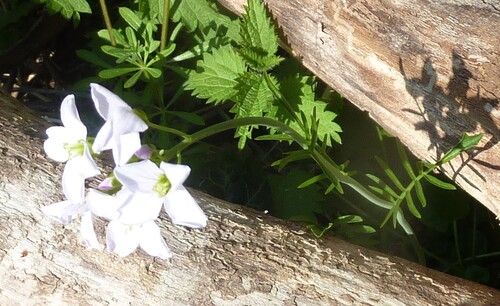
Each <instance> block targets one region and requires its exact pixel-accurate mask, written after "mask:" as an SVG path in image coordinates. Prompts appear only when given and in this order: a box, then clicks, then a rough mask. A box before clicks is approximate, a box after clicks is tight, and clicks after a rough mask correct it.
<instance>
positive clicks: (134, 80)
mask: <svg viewBox="0 0 500 306" xmlns="http://www.w3.org/2000/svg"><path fill="white" fill-rule="evenodd" d="M141 75H142V70H139V71H137V72H136V73H134V74H133V75H132V76H131V77H130V78H129V79H128V80H127V81H126V82H125V84H123V87H124V88H130V87H132V86H134V85H135V83H137V81H138V80H139V78H140V77H141Z"/></svg>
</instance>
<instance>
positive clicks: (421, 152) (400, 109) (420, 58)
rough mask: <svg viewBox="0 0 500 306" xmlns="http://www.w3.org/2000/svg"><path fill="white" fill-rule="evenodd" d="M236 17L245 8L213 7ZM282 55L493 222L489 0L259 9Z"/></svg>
mask: <svg viewBox="0 0 500 306" xmlns="http://www.w3.org/2000/svg"><path fill="white" fill-rule="evenodd" d="M218 2H220V3H221V4H222V5H224V6H225V7H226V8H228V9H229V10H231V11H233V12H235V13H238V14H241V13H242V12H243V11H244V9H243V5H244V4H246V0H231V1H228V0H218ZM264 2H266V4H267V6H268V8H269V9H270V11H271V12H272V14H273V17H274V18H275V20H276V23H277V25H278V26H279V27H280V30H282V32H283V33H284V35H285V37H283V40H286V44H287V45H288V47H289V49H290V50H291V52H292V54H293V55H294V56H296V57H297V58H298V59H300V60H301V62H302V63H303V64H304V65H305V66H306V67H307V68H308V69H310V70H311V71H312V72H313V73H314V74H315V75H317V76H318V77H319V78H321V79H322V80H323V81H324V82H325V83H327V84H328V85H330V86H331V87H332V88H334V89H335V90H337V91H338V92H339V93H341V94H342V95H343V96H345V97H346V98H347V99H349V101H351V102H352V103H354V104H355V105H356V106H357V107H359V108H360V109H362V110H365V111H368V112H369V114H370V116H371V117H372V118H373V119H374V120H375V121H376V122H377V123H378V124H380V125H381V126H382V127H383V128H385V129H386V130H387V131H389V132H390V133H391V134H393V135H394V136H397V137H398V138H399V139H400V140H401V141H402V142H403V143H404V144H405V145H406V146H407V147H408V148H409V149H410V151H412V152H413V153H414V154H415V155H416V156H417V157H418V158H420V159H423V160H426V161H429V162H434V161H436V160H438V159H439V157H440V155H441V154H442V153H443V152H446V151H447V150H448V149H450V148H451V147H452V146H453V145H455V144H456V143H457V142H458V140H459V139H460V138H461V136H462V134H463V133H469V134H472V133H474V134H477V133H482V134H484V137H483V140H482V141H481V143H480V144H479V150H478V151H477V152H475V153H473V154H472V155H471V156H469V155H467V154H463V155H462V158H457V159H456V160H454V161H452V163H451V164H450V165H446V166H444V167H443V171H444V172H445V173H446V175H447V176H448V177H450V178H452V179H453V180H454V181H455V182H456V183H457V184H458V185H459V186H461V187H462V188H463V189H464V190H465V191H467V192H468V193H469V194H471V195H472V196H474V197H475V198H476V199H478V200H479V201H480V202H481V203H482V204H484V205H485V206H486V207H488V208H489V209H490V210H491V211H492V212H493V213H494V214H495V215H496V216H497V217H498V218H500V192H498V190H500V174H499V173H500V172H499V171H498V169H499V168H500V146H498V144H497V143H498V139H499V137H500V136H499V128H500V105H499V103H498V101H499V99H500V67H499V63H500V53H499V52H498V46H500V35H499V34H500V32H499V31H498V29H500V8H499V6H497V5H495V1H481V0H469V1H465V0H460V1H448V0H438V1H430V2H429V1H424V0H417V1H406V0H404V1H384V0H374V1H340V0H318V1H303V0H264Z"/></svg>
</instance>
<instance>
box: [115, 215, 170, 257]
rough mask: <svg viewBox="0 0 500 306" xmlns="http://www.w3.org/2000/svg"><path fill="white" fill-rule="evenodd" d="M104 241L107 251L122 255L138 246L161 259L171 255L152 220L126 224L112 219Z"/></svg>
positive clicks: (127, 253)
mask: <svg viewBox="0 0 500 306" xmlns="http://www.w3.org/2000/svg"><path fill="white" fill-rule="evenodd" d="M106 243H107V246H108V251H110V252H115V253H116V254H118V255H119V256H122V257H125V256H127V255H129V254H130V253H132V252H133V251H134V250H135V249H136V248H137V247H138V246H140V247H141V249H143V250H144V251H145V252H146V253H148V254H149V255H151V256H156V257H160V258H162V259H168V258H170V257H172V252H171V251H170V249H169V248H168V246H167V244H166V243H165V240H164V239H163V237H162V236H161V234H160V228H159V227H158V225H156V224H155V223H154V221H149V222H146V223H144V224H136V225H127V224H122V223H120V222H119V221H117V220H113V221H111V222H110V223H109V224H108V228H107V231H106Z"/></svg>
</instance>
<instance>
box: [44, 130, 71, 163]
mask: <svg viewBox="0 0 500 306" xmlns="http://www.w3.org/2000/svg"><path fill="white" fill-rule="evenodd" d="M46 133H47V135H48V136H49V139H47V140H45V141H44V143H43V149H44V150H45V153H46V154H47V156H48V157H49V158H51V159H53V160H55V161H58V162H61V163H63V162H65V161H67V160H68V158H69V152H68V150H67V149H66V148H65V147H64V143H65V142H67V139H66V129H65V128H64V127H62V126H53V127H50V128H48V129H47V132H46Z"/></svg>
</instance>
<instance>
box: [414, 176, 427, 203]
mask: <svg viewBox="0 0 500 306" xmlns="http://www.w3.org/2000/svg"><path fill="white" fill-rule="evenodd" d="M415 193H416V194H417V198H418V201H419V202H420V204H421V205H422V207H426V206H427V200H426V198H425V194H424V190H423V188H422V184H420V182H419V181H415Z"/></svg>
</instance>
